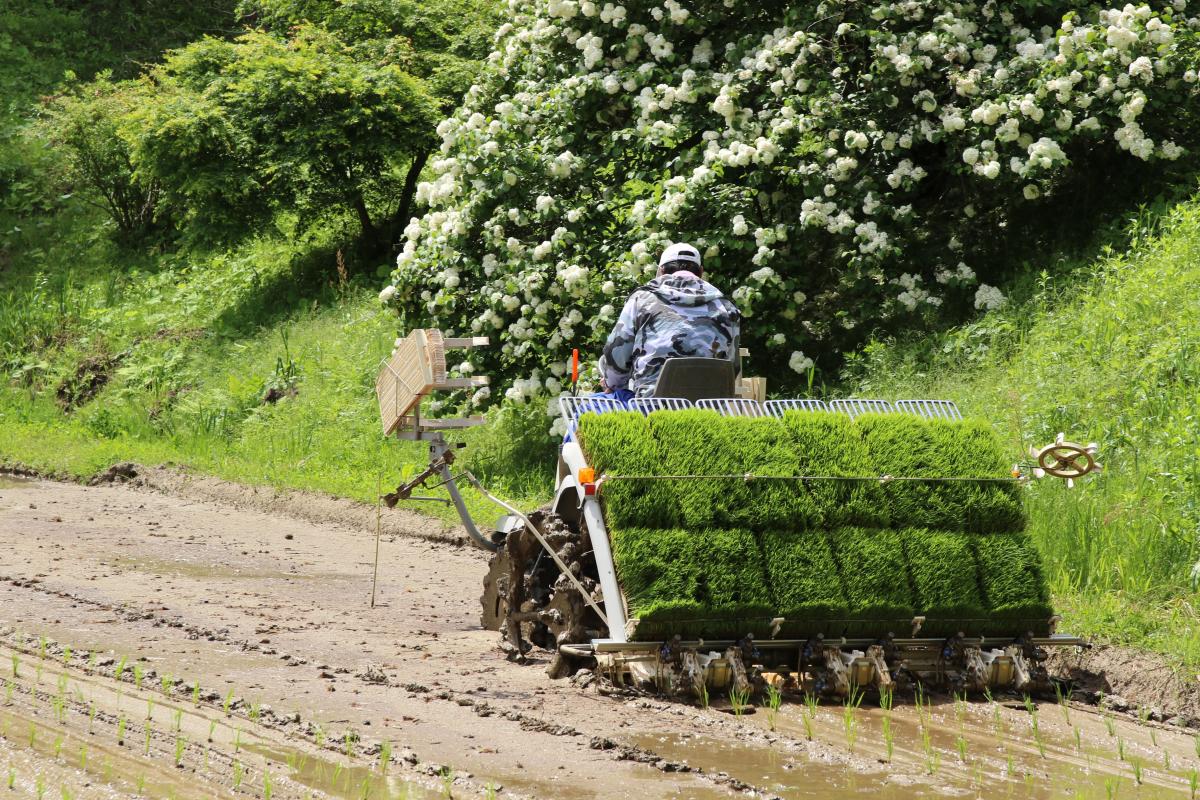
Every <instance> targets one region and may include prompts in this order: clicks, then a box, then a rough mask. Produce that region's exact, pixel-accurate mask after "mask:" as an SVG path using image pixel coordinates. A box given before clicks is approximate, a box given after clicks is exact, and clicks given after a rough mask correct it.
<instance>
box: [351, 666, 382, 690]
mask: <svg viewBox="0 0 1200 800" xmlns="http://www.w3.org/2000/svg"><path fill="white" fill-rule="evenodd" d="M358 677H359V679H360V680H362V681H363V682H364V683H375V684H379V685H381V686H387V684H388V676H387V673H386V672H384V671H383V667H381V666H379V665H378V664H375V663H370V664H367V665H366V666H365V667H363V668H362V669H361V670H359V673H358Z"/></svg>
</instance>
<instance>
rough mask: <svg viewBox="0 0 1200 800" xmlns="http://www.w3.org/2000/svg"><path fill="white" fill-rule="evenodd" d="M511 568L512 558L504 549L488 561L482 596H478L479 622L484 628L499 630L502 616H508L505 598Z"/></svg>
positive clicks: (502, 620) (502, 621) (502, 623)
mask: <svg viewBox="0 0 1200 800" xmlns="http://www.w3.org/2000/svg"><path fill="white" fill-rule="evenodd" d="M511 569H512V558H511V557H510V556H509V555H508V553H507V552H505V551H504V550H500V551H499V552H497V553H496V554H495V555H494V556H492V558H491V560H490V561H489V562H488V571H487V575H485V576H484V577H483V596H482V597H480V598H479V602H480V604H482V606H483V610H482V613H481V614H480V615H479V624H480V625H481V626H483V629H484V630H487V631H498V630H500V629H501V626H503V625H504V618H505V617H506V616H508V610H507V605H506V600H507V597H508V575H509V572H510V570H511Z"/></svg>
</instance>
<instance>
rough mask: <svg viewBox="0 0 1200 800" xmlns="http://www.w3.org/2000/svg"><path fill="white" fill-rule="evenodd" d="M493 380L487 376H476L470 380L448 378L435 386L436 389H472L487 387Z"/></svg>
mask: <svg viewBox="0 0 1200 800" xmlns="http://www.w3.org/2000/svg"><path fill="white" fill-rule="evenodd" d="M490 382H491V379H490V378H488V376H487V375H474V376H472V377H470V378H447V379H446V380H444V381H438V382H437V383H436V384H434V387H433V388H434V389H437V390H442V389H447V390H449V389H472V388H474V387H476V386H487V385H488V384H489V383H490Z"/></svg>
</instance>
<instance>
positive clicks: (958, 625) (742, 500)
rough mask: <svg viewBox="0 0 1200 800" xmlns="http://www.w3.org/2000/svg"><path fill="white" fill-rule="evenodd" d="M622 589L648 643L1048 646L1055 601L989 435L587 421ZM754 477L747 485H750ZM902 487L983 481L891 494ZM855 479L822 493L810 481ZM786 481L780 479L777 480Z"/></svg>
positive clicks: (918, 422) (965, 425) (896, 425)
mask: <svg viewBox="0 0 1200 800" xmlns="http://www.w3.org/2000/svg"><path fill="white" fill-rule="evenodd" d="M578 435H579V441H580V443H581V445H582V447H583V449H584V452H585V454H586V456H587V459H588V463H589V464H590V465H591V466H593V467H595V468H596V471H597V473H598V474H599V475H604V476H606V477H607V478H612V479H611V480H605V481H604V482H603V484H602V491H601V502H602V504H603V507H604V510H605V519H606V522H607V525H608V528H609V533H610V535H611V537H612V542H613V559H614V562H615V564H616V569H617V575H618V579H619V581H620V583H621V586H622V590H623V592H624V594H625V597H626V600H627V602H628V605H629V609H628V610H629V615H630V617H631V618H636V619H638V620H639V621H640V622H639V626H638V628H637V629H636V632H635V638H637V639H641V640H655V639H662V638H666V637H669V636H671V635H674V634H680V635H682V636H685V637H688V638H696V637H699V638H706V639H713V638H737V637H740V636H743V635H745V634H746V633H749V632H753V633H755V635H757V636H767V635H770V630H771V624H770V621H771V619H772V618H773V617H783V618H784V622H783V624H782V628H781V630H780V631H779V635H780V636H784V637H788V638H795V637H808V636H812V635H815V634H817V633H824V634H826V635H845V636H852V637H868V636H879V635H883V634H886V633H888V632H893V633H895V634H896V635H898V636H905V635H908V630H909V625H910V623H911V620H912V618H913V617H914V616H916V615H921V616H924V617H925V618H926V622H925V626H924V627H923V628H922V631H921V634H920V635H923V636H944V635H951V634H953V633H956V632H958V631H959V630H962V631H963V632H965V633H967V634H968V635H987V636H1009V635H1017V634H1019V633H1022V632H1024V631H1026V630H1033V631H1034V632H1036V633H1044V632H1045V629H1046V621H1047V620H1048V618H1049V617H1050V614H1051V610H1050V605H1049V594H1048V591H1047V587H1046V581H1045V578H1044V576H1043V574H1042V569H1041V564H1040V561H1039V558H1038V555H1037V553H1036V551H1035V550H1034V549H1033V547H1032V545H1031V543H1030V541H1029V538H1028V537H1027V536H1026V535H1025V534H1023V533H1022V532H1021V531H1022V530H1023V528H1024V524H1025V516H1024V511H1023V508H1022V505H1021V496H1020V488H1019V486H1017V485H1016V484H1015V483H1013V482H1010V481H1006V480H1004V481H993V480H990V479H996V478H1007V477H1008V476H1009V465H1008V464H1007V462H1006V459H1005V454H1004V449H1003V447H1002V446H1001V444H1000V442H999V440H998V439H997V437H996V435H995V434H994V432H993V431H992V429H991V427H990V426H989V425H987V423H984V422H979V421H975V420H968V421H964V422H950V421H944V420H925V419H922V418H919V417H915V416H909V415H903V414H885V415H863V416H861V417H859V418H857V419H851V418H850V417H849V416H847V415H842V414H835V413H830V412H810V411H800V412H788V413H786V414H785V415H784V417H783V418H782V419H777V418H773V417H767V418H747V417H723V416H721V415H719V414H718V413H717V412H715V411H707V410H700V409H690V410H686V411H661V412H654V413H652V414H650V415H649V416H643V415H641V414H640V413H636V412H625V413H605V414H585V415H583V416H582V417H581V418H580V421H579V426H578ZM747 475H751V476H753V478H747ZM882 475H890V476H901V477H939V478H940V477H958V478H985V479H989V480H985V481H948V482H932V481H931V482H925V481H900V480H894V481H887V480H882V481H881V480H879V477H880V476H882ZM838 477H848V478H860V479H865V480H848V481H837V480H817V478H838ZM779 478H785V480H779Z"/></svg>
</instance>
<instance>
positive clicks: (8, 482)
mask: <svg viewBox="0 0 1200 800" xmlns="http://www.w3.org/2000/svg"><path fill="white" fill-rule="evenodd" d="M35 486H36V483H35V481H33V480H32V479H30V478H23V477H21V476H20V475H11V474H9V473H7V472H0V491H4V490H5V489H32V488H34V487H35Z"/></svg>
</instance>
